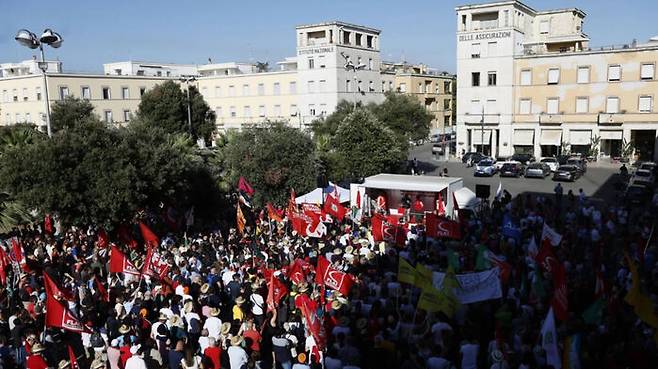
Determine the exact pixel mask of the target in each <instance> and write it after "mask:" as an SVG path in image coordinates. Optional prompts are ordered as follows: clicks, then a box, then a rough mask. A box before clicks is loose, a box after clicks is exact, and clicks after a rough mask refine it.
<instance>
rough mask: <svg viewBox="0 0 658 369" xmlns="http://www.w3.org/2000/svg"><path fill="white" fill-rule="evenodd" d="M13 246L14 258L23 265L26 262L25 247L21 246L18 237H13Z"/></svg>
mask: <svg viewBox="0 0 658 369" xmlns="http://www.w3.org/2000/svg"><path fill="white" fill-rule="evenodd" d="M11 248H12V249H13V251H14V260H15V261H16V262H17V263H19V264H21V265H22V264H23V263H25V260H24V257H23V247H22V246H21V244H20V242H18V239H17V238H16V237H14V238H12V239H11Z"/></svg>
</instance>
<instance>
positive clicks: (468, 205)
mask: <svg viewBox="0 0 658 369" xmlns="http://www.w3.org/2000/svg"><path fill="white" fill-rule="evenodd" d="M454 194H455V200H457V205H459V208H460V209H470V210H475V208H477V206H478V205H480V199H478V198H477V196H476V195H475V192H473V191H471V190H470V189H469V188H468V187H462V188H460V189H458V190H457V191H455V192H454Z"/></svg>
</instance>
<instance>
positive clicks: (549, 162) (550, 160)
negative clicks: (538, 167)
mask: <svg viewBox="0 0 658 369" xmlns="http://www.w3.org/2000/svg"><path fill="white" fill-rule="evenodd" d="M539 162H540V163H544V164H546V165H548V167H549V168H551V172H555V171H556V170H557V168H558V167H559V166H560V163H558V161H557V158H541V159H540V160H539Z"/></svg>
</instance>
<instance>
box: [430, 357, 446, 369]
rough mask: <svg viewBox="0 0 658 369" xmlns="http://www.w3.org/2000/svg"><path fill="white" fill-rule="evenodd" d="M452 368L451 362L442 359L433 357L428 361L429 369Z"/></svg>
mask: <svg viewBox="0 0 658 369" xmlns="http://www.w3.org/2000/svg"><path fill="white" fill-rule="evenodd" d="M449 366H450V361H448V360H446V359H444V358H442V357H436V356H432V357H431V358H429V359H427V369H446V368H448V367H449Z"/></svg>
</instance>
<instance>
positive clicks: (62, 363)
mask: <svg viewBox="0 0 658 369" xmlns="http://www.w3.org/2000/svg"><path fill="white" fill-rule="evenodd" d="M69 366H70V364H69V362H68V360H62V361H60V362H59V364H57V368H58V369H64V368H68V367H69Z"/></svg>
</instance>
